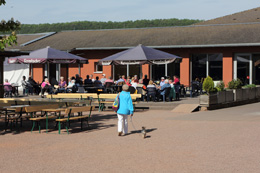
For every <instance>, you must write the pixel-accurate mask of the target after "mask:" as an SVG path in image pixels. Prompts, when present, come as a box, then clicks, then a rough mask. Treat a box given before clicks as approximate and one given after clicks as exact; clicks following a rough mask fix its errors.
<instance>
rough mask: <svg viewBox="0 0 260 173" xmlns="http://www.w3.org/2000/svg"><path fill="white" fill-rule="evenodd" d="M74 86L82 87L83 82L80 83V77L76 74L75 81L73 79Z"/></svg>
mask: <svg viewBox="0 0 260 173" xmlns="http://www.w3.org/2000/svg"><path fill="white" fill-rule="evenodd" d="M75 80H76V81H75V84H76V85H77V86H82V84H83V82H82V77H80V76H79V74H76V79H75Z"/></svg>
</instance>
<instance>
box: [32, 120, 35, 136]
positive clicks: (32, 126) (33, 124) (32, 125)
mask: <svg viewBox="0 0 260 173" xmlns="http://www.w3.org/2000/svg"><path fill="white" fill-rule="evenodd" d="M32 123H33V124H32V130H31V133H32V132H33V129H34V126H35V121H32Z"/></svg>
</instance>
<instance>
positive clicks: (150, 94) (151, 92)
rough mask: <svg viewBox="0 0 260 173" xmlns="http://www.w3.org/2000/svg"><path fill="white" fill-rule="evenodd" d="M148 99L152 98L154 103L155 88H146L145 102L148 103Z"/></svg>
mask: <svg viewBox="0 0 260 173" xmlns="http://www.w3.org/2000/svg"><path fill="white" fill-rule="evenodd" d="M150 97H152V99H153V101H155V98H156V88H155V87H152V88H150V87H148V88H147V99H146V100H147V102H148V101H150Z"/></svg>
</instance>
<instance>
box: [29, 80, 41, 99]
mask: <svg viewBox="0 0 260 173" xmlns="http://www.w3.org/2000/svg"><path fill="white" fill-rule="evenodd" d="M27 82H28V83H30V84H31V86H33V88H34V90H35V93H36V94H37V95H38V94H39V93H40V91H41V88H40V86H39V85H38V84H37V83H36V82H35V80H33V78H32V77H29V78H28V81H27Z"/></svg>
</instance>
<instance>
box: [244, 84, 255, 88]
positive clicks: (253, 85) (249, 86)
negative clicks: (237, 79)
mask: <svg viewBox="0 0 260 173" xmlns="http://www.w3.org/2000/svg"><path fill="white" fill-rule="evenodd" d="M255 87H256V85H255V84H250V85H245V86H243V88H255Z"/></svg>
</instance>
